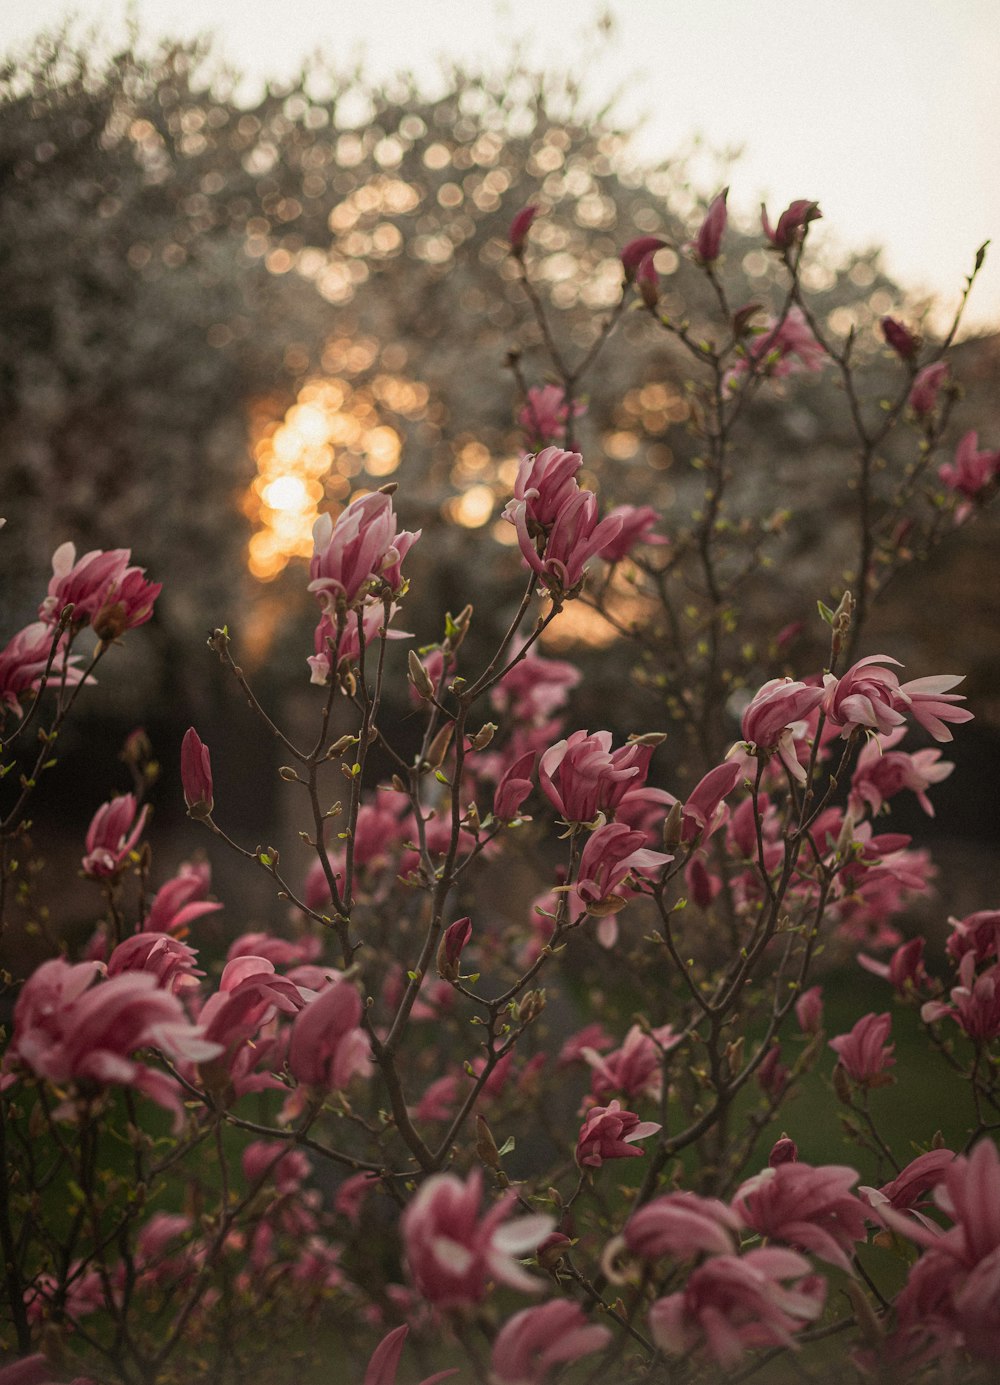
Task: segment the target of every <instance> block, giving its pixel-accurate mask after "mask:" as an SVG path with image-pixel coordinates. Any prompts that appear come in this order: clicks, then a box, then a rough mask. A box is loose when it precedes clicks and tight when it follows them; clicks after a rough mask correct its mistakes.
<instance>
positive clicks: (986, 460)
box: [938, 430, 1000, 520]
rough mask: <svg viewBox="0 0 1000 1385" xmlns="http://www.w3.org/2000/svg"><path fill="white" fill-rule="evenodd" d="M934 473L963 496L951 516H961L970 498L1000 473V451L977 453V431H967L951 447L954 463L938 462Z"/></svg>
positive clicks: (970, 505) (977, 497)
mask: <svg viewBox="0 0 1000 1385" xmlns="http://www.w3.org/2000/svg"><path fill="white" fill-rule="evenodd" d="M938 475H939V476H940V478H941V480H942V481H943V482H944V484H945V485H946V486H947V487H948V489H949V490H950V491H954V492H955V493H956V494H957V495H960V496H962V497H963V500H964V502H965V503H963V504H961V505H960V506H959V507H958V509H957V510H956V512H955V518H956V519H958V520H962V519H964V518H965V517H966V516H967V515H968V514H969V513H970V511H971V509H972V504H971V502H972V501H975V500H978V499H980V497H981V496H982V494H983V492H984V491H985V490H986V488H987V486H989V485H990V484H991V483H992V482H993V481H995V480H996V479H997V477H998V476H1000V451H998V452H980V451H979V434H978V433H976V432H975V431H972V430H970V431H969V432H968V433H966V434H965V436H964V437H963V438H962V440H961V442H960V443H959V444H958V446H957V448H956V449H955V460H954V462H953V463H952V462H942V463H941V465H940V466H939V467H938Z"/></svg>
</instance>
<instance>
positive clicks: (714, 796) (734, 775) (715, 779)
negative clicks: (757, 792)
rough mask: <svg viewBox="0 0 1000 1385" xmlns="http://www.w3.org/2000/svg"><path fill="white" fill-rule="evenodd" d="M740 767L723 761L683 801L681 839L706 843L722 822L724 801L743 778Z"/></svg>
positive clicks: (729, 761)
mask: <svg viewBox="0 0 1000 1385" xmlns="http://www.w3.org/2000/svg"><path fill="white" fill-rule="evenodd" d="M744 773H745V772H744V769H743V766H742V764H739V763H738V762H737V761H734V760H726V761H724V762H723V763H722V764H721V765H716V766H715V768H714V769H710V770H709V771H708V773H707V774H706V775H704V776H703V777H702V778H701V779H699V780H698V783H697V784H696V785H695V786H694V788H693V789H692V790H691V792H690V794H689V795H688V797H687V798H686V799H685V800H684V817H683V840H684V841H685V842H692V841H694V840H695V838H697V837H698V836H699V835H700V836H701V838H702V841H703V842H706V841H707V840H708V839H709V837H710V836H711V835H712V833H713V832H715V830H716V829H717V828H718V827H721V825H722V823H723V822H724V821H725V815H726V809H725V807H724V805H723V799H725V798H727V797H728V796H729V795H730V794H731V793H732V791H733V790H734V789H735V788H736V785H737V784H739V783H740V782H741V780H742V779H743V778H744Z"/></svg>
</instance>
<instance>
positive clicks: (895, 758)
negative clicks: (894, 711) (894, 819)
mask: <svg viewBox="0 0 1000 1385" xmlns="http://www.w3.org/2000/svg"><path fill="white" fill-rule="evenodd" d="M902 734H903V731H902V728H897V730H896V731H895V732H893V733H892V735H890V736H881V737H880V736H873V737H871V739H870V740H869V741H868V742H867V743H866V744H865V746H864V747H863V748H862V750H861V754H860V755H859V756H858V758H857V762H856V764H855V766H854V773H853V774H852V775H851V796H850V799H849V804H850V807H851V809H852V811H853V812H854V813H856V814H857V816H858V817H860V816H862V814H863V813H864V809H865V805H867V807H868V808H870V809H871V811H872V812H873V813H877V812H878V811H879V809H880V808H881V807H882V805H883V804H884V803H887V802H888V801H889V799H890V798H894V797H895V796H896V794H898V793H900V792H901V791H902V790H903V789H909V790H910V792H911V793H914V794H916V796H917V802H918V803H919V804H920V806H921V808H923V810H924V812H925V813H926V814H927V815H928V817H933V816H934V805H933V804H932V803H931V801H930V799H929V798H928V797H927V790H928V789H929V788H930V786H931V785H932V784H940V783H941V782H942V780H944V779H947V778H948V776H949V774H951V772H952V770H953V769H954V768H955V766H954V765H953V764H952V762H951V761H950V760H942V759H941V751H940V750H934V749H933V748H931V749H929V750H918V751H915V752H914V753H912V754H909V753H907V752H906V751H903V750H892V749H889V747H890V746H892V745H894V744H895V743H896V742H897V741H898V740H899V739H900V738H901V736H902Z"/></svg>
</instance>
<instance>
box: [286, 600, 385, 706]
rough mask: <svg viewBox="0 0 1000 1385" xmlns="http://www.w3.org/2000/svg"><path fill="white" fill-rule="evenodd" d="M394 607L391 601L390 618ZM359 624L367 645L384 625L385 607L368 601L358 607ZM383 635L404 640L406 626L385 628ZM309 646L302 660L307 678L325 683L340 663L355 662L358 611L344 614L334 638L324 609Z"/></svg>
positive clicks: (333, 625) (358, 647)
mask: <svg viewBox="0 0 1000 1385" xmlns="http://www.w3.org/2000/svg"><path fill="white" fill-rule="evenodd" d="M398 610H399V607H398V606H397V605H396V604H395V602H393V604H392V605H391V606H390V608H389V620H390V621H391V620H393V619H394V618H395V615H396V612H397V611H398ZM361 626H362V630H363V632H364V640H365V648H366V649H367V648H369V646H371V645H373V644H375V643H376V641H377V640H378V639H379V638H380V635H381V632H382V630H383V628H385V608H384V606H383V605H382V603H381V602H376V601H373V602H369V603H368V604H367V605H366V606H363V607H362V610H361ZM385 637H386V639H387V640H408V639H410V634H409V632H408V631H406V630H393V629H386V635H385ZM331 646H332V648H331ZM313 650H314V653H312V654H310V655H309V656H308V658H307V659H306V663H307V664H308V665H309V667H310V669H311V670H312V675H311V677H310V679H309V681H310V683H315V684H316V685H317V686H318V687H325V686H326V685H327V683H328V682H329V681H330V676H331V673H332V672H334V671H335V670H336V669H339V668H342V666H344V665H351V664H357V663H358V661H359V659H360V658H361V633H360V632H359V630H358V613H357V612H356V611H352V612H351V613H350V614H349V615H348V617H347V622H346V624H345V625H344V628H343V630H342V631H341V634H340V638H339V640H338V638H337V625H336V622H335V620H334V619H331V617H330V614H329V612H328V611H324V612H323V614H322V615H321V616H320V618H319V622H318V623H317V625H316V629H315V630H314V632H313Z"/></svg>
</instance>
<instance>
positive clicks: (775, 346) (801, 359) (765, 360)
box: [723, 308, 826, 396]
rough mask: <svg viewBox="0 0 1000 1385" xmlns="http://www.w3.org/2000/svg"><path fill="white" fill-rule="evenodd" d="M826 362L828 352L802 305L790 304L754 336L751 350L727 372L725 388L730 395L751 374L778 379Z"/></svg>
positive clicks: (816, 367)
mask: <svg viewBox="0 0 1000 1385" xmlns="http://www.w3.org/2000/svg"><path fill="white" fill-rule="evenodd" d="M825 364H826V352H825V351H824V349H823V347H822V346H820V344H819V342H818V341H817V340H816V338H815V337H814V336H813V334H812V329H811V328H810V326H809V324H808V322H807V321H806V319H805V316H804V314H803V313H802V311H801V309H799V308H790V309H789V310H788V312H787V313H786V314H785V317H784V318H783V319H782V320H780V321H775V320H774V319H773V318H772V319H771V320H770V321H769V322H768V324H767V326H766V327H765V328H764V331H763V332H761V333H759V334H758V335H757V336H755V337H754V338H753V340H752V341H751V342H750V345H749V348H748V350H747V353H746V354H745V355H743V356H741V357H740V358H739V359H738V360H737V362H736V364H735V365H734V366H733V368H732V370H730V371H729V372H728V373H727V375H726V377H725V379H724V381H723V389H724V392H725V394H726V395H727V396H728V395H730V394H732V392H733V390H734V389H736V388H738V386H739V383H740V379H741V377H742V376H744V375H747V374H753V375H756V376H764V377H766V378H772V379H775V380H778V379H782V378H783V377H784V376H786V375H796V374H798V373H799V372H800V371H808V372H810V373H815V372H816V371H819V370H822V369H823V367H824V365H825Z"/></svg>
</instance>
